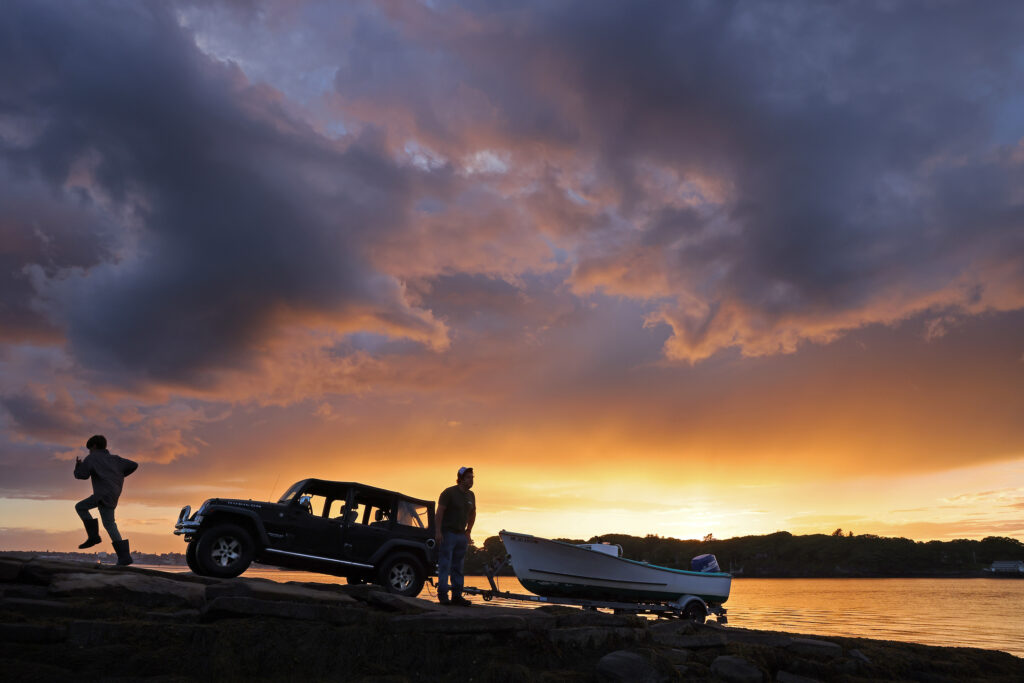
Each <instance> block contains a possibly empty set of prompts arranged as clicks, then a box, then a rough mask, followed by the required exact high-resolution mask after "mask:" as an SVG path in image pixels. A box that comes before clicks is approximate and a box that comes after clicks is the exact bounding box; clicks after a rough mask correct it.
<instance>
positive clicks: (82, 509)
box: [65, 495, 121, 542]
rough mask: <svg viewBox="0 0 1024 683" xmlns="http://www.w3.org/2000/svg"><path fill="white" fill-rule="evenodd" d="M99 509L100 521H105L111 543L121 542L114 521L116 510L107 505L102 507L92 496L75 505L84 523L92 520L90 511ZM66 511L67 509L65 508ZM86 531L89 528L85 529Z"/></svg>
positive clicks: (119, 533)
mask: <svg viewBox="0 0 1024 683" xmlns="http://www.w3.org/2000/svg"><path fill="white" fill-rule="evenodd" d="M92 508H97V509H98V510H99V513H100V519H101V520H103V528H104V529H106V530H107V534H108V535H109V536H110V540H111V542H113V541H120V540H121V532H120V531H118V530H117V522H115V521H114V508H108V507H107V506H106V505H101V504H100V502H99V501H98V500H96V496H95V495H92V496H89V497H88V498H86V499H85V500H80V501H78V502H77V503H75V512H77V513H78V516H79V517H81V518H82V522H83V523H85V522H86V521H91V520H92V515H90V514H89V510H91V509H92ZM65 509H66V508H65ZM85 529H86V531H88V530H89V527H85Z"/></svg>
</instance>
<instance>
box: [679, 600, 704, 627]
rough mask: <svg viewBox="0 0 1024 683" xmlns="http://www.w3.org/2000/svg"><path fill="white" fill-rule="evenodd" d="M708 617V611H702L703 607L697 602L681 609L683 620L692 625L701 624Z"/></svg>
mask: <svg viewBox="0 0 1024 683" xmlns="http://www.w3.org/2000/svg"><path fill="white" fill-rule="evenodd" d="M707 617H708V611H707V610H706V609H704V605H702V604H700V603H699V602H696V601H694V602H691V603H690V604H688V605H687V606H686V607H684V608H683V619H686V620H687V621H689V622H691V623H694V624H703V623H704V620H705V619H707Z"/></svg>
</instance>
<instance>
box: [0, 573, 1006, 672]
mask: <svg viewBox="0 0 1024 683" xmlns="http://www.w3.org/2000/svg"><path fill="white" fill-rule="evenodd" d="M0 595H2V597H0V671H3V672H4V674H5V675H4V678H5V679H7V680H32V681H64V680H75V681H89V680H124V681H129V680H159V681H193V680H197V681H198V680H202V681H205V680H210V679H213V678H222V679H227V680H239V679H249V680H253V679H255V680H280V679H301V680H304V681H308V680H358V681H382V682H383V681H394V682H397V681H453V680H473V681H534V680H536V681H630V682H631V683H632V682H642V681H673V680H708V681H751V682H760V681H790V682H792V683H796V682H798V681H810V680H822V681H870V680H917V681H964V680H989V681H1020V680H1024V659H1019V658H1017V657H1013V656H1011V655H1009V654H1006V653H1002V652H994V651H990V650H980V649H974V648H940V647H928V646H924V645H913V644H907V643H896V642H888V641H875V640H865V639H855V638H829V639H821V638H811V637H801V636H797V635H792V634H785V633H774V632H767V631H752V630H747V629H738V628H732V627H720V626H718V625H711V624H708V625H704V626H695V625H693V624H689V623H684V622H681V621H650V620H646V619H643V618H639V617H634V616H623V615H613V614H604V613H598V612H586V611H581V610H578V609H574V608H566V607H554V606H549V607H541V608H538V609H529V610H528V609H514V608H507V607H501V606H498V605H495V604H487V605H475V606H472V607H443V606H441V605H438V604H436V603H433V602H428V601H426V600H418V599H414V598H403V597H399V596H394V595H391V594H388V593H385V592H383V591H382V590H380V589H378V588H376V587H373V586H340V585H334V584H319V583H294V582H292V583H276V582H274V581H268V580H265V579H247V578H244V577H243V578H238V579H229V580H216V579H208V578H203V577H198V576H195V575H193V574H171V573H165V572H159V571H153V570H147V569H138V568H134V567H114V566H110V565H95V564H85V563H79V562H68V561H59V560H43V559H33V560H15V559H0Z"/></svg>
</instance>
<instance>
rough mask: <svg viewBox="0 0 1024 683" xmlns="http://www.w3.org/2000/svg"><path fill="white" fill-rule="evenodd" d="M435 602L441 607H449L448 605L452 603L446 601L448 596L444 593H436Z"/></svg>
mask: <svg viewBox="0 0 1024 683" xmlns="http://www.w3.org/2000/svg"><path fill="white" fill-rule="evenodd" d="M437 601H438V602H439V603H441V604H442V605H450V604H452V601H451V600H449V599H448V596H447V595H446V594H445V593H438V594H437Z"/></svg>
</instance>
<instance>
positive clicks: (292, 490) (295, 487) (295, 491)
mask: <svg viewBox="0 0 1024 683" xmlns="http://www.w3.org/2000/svg"><path fill="white" fill-rule="evenodd" d="M304 483H306V482H304V481H298V482H295V483H294V484H292V485H291V486H290V487H288V490H287V491H285V492H284V494H283V495H282V496H281V499H280V500H278V501H277V502H278V503H281V504H285V503H290V502H292V501H293V500H294V499H295V498H296V497H297V496H298V495H299V491H300V490H301V489H302V485H303V484H304Z"/></svg>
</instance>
